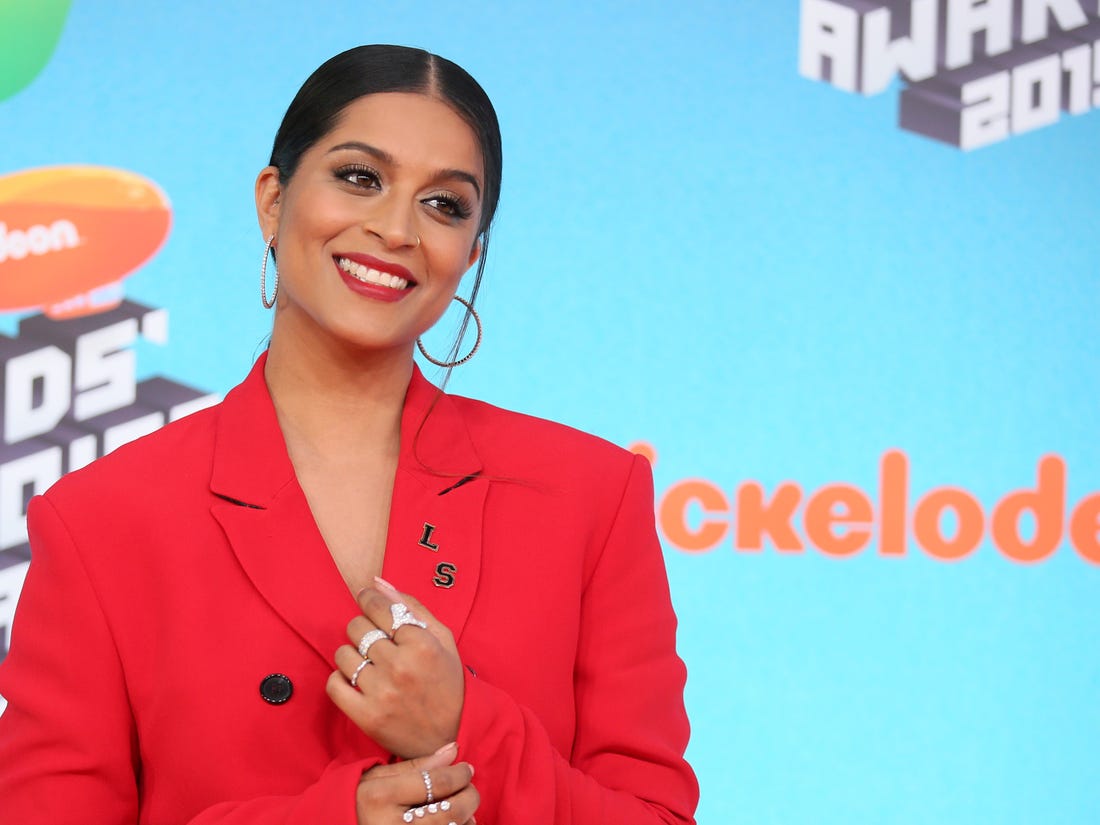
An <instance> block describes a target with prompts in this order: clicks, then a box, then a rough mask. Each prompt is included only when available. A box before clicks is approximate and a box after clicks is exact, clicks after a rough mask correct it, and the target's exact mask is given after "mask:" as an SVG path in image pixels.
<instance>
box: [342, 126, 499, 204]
mask: <svg viewBox="0 0 1100 825" xmlns="http://www.w3.org/2000/svg"><path fill="white" fill-rule="evenodd" d="M343 149H355V150H356V151H359V152H365V153H366V154H368V155H370V156H372V157H375V158H377V159H378V160H379V161H381V162H382V163H385V164H386V165H388V166H400V164H399V163H398V162H397V160H396V158H394V156H393V155H391V154H390V153H389V152H387V151H386V150H385V149H379V148H378V147H377V146H371V145H370V144H369V143H363V142H362V141H358V140H349V141H347V142H346V143H339V144H337V145H336V146H333V147H332V148H331V149H329V150H328V152H326V154H332V153H333V152H339V151H341V150H343ZM432 177H433V178H452V179H457V180H464V181H466V182H467V183H468V184H470V185H471V186H472V187H474V190H475V191H476V192H477V199H478V200H481V185H480V184H479V183H478V182H477V178H476V177H474V176H473V175H471V174H470V173H469V172H467V171H465V170H463V169H440V170H438V171H437V172H436V173H435V174H434V175H433V176H432Z"/></svg>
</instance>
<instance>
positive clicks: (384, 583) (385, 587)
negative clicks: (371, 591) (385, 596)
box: [374, 576, 397, 593]
mask: <svg viewBox="0 0 1100 825" xmlns="http://www.w3.org/2000/svg"><path fill="white" fill-rule="evenodd" d="M374 581H375V582H376V583H377V584H378V586H379V587H381V588H382V589H383V590H388V591H390V592H391V593H396V592H397V588H396V587H394V586H393V585H392V584H390V583H389V582H388V581H386V580H385V579H384V578H382V577H381V576H375V577H374Z"/></svg>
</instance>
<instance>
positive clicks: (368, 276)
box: [336, 258, 409, 289]
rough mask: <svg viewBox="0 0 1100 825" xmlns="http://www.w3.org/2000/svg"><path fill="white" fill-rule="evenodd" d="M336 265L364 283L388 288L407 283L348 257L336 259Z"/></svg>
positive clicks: (400, 287)
mask: <svg viewBox="0 0 1100 825" xmlns="http://www.w3.org/2000/svg"><path fill="white" fill-rule="evenodd" d="M336 265H337V266H338V267H340V268H341V269H342V270H344V272H346V273H348V275H350V276H351V277H353V278H354V279H355V280H357V281H362V282H363V283H366V284H378V285H379V286H388V287H389V288H390V289H404V288H405V287H407V286H408V285H409V282H408V281H406V280H405V279H404V278H399V277H398V276H396V275H391V274H390V273H388V272H379V271H378V270H377V269H371V268H370V267H366V266H363V265H362V264H360V263H356V262H355V261H352V260H350V259H348V258H338V259H337V260H336Z"/></svg>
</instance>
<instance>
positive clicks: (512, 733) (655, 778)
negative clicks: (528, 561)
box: [458, 456, 699, 825]
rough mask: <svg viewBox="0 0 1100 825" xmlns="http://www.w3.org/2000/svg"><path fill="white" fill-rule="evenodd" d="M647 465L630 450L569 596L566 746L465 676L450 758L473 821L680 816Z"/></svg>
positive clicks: (675, 671)
mask: <svg viewBox="0 0 1100 825" xmlns="http://www.w3.org/2000/svg"><path fill="white" fill-rule="evenodd" d="M653 512H654V508H653V479H652V471H651V470H650V467H649V464H648V462H647V461H646V460H645V459H643V458H641V457H639V456H635V457H634V463H633V465H632V466H631V469H630V472H629V475H628V477H627V480H626V484H625V489H624V490H623V494H622V498H621V500H620V502H619V506H618V511H617V513H616V514H615V517H614V520H613V522H612V526H611V529H610V532H609V533H608V536H607V538H606V541H605V542H604V543H603V546H602V548H601V549H600V550H599V555H598V557H597V558H596V559H595V561H594V563H593V564H592V565H591V573H590V575H589V578H588V580H587V583H586V585H585V589H584V593H583V597H582V602H581V622H580V627H581V636H580V639H579V640H578V649H577V659H576V663H575V672H574V693H575V696H574V701H575V706H576V734H575V737H574V743H573V750H572V753H570V754H567V755H563V754H560V753H558V752H557V750H555V748H554V746H553V745H552V744H551V742H550V739H549V735H548V734H547V732H546V730H545V728H544V727H543V725H542V723H541V722H540V720H539V719H538V718H537V717H536V716H535V714H534V713H533V712H531V711H530V710H528V709H526V708H524V707H522V706H521V705H519V704H518V703H517V702H515V701H514V700H513V699H512V698H511V697H510V696H509V695H508V694H507V693H505V692H504V691H503V690H500V689H499V688H496V687H494V686H493V685H491V684H488V683H486V682H485V681H484V680H482V679H479V678H477V677H474V676H471V675H470V674H469V673H467V676H466V694H465V703H464V706H463V713H462V719H461V722H460V726H459V734H458V744H459V756H460V758H462V759H465V760H468V761H469V762H471V763H472V764H473V765H474V768H475V771H476V774H475V777H474V784H475V785H477V787H478V790H479V791H480V792H481V800H482V801H481V807H480V808H479V809H478V813H477V819H478V822H479V823H481V825H536V823H538V824H539V825H545V824H546V823H554V825H567V823H569V824H572V825H590V824H591V823H597V822H598V823H601V825H616V824H617V823H622V824H623V825H627V824H629V825H658V823H664V825H686V824H687V823H693V822H694V813H695V807H696V804H697V803H698V796H699V788H698V783H697V781H696V779H695V775H694V773H693V772H692V770H691V768H690V767H689V766H688V764H687V762H686V761H685V760H684V756H683V755H684V750H685V748H686V747H687V741H688V721H687V715H686V713H685V711H684V704H683V689H684V683H685V678H686V672H685V668H684V665H683V663H682V662H681V661H680V659H679V657H678V656H677V654H676V616H675V614H674V613H673V611H672V605H671V601H670V597H669V589H668V581H667V576H666V573H665V568H664V561H663V558H662V555H661V547H660V544H659V542H658V540H657V534H656V528H655V525H654V514H653Z"/></svg>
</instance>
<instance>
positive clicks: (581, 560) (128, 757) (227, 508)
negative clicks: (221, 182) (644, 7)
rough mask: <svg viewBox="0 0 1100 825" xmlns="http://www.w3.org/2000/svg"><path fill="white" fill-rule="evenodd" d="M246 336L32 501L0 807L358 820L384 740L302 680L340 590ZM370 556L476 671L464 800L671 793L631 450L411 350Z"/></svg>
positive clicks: (514, 808) (565, 816)
mask: <svg viewBox="0 0 1100 825" xmlns="http://www.w3.org/2000/svg"><path fill="white" fill-rule="evenodd" d="M264 363H265V359H263V358H261V359H260V361H259V362H258V363H257V365H256V366H255V368H254V369H253V370H252V372H251V374H250V375H249V377H248V379H247V380H246V381H245V382H244V383H243V384H241V385H240V386H239V387H237V388H236V389H234V390H233V391H232V392H230V393H229V395H228V396H227V397H226V399H225V401H224V402H223V403H222V404H220V405H218V406H217V407H214V408H211V409H209V410H205V411H203V412H200V413H197V414H195V415H192V416H190V417H188V418H186V419H183V420H181V421H179V422H176V423H174V424H172V425H169V426H168V427H166V428H164V429H162V430H160V431H159V432H157V433H155V434H153V435H151V436H149V437H147V438H144V439H141V440H140V441H138V442H135V443H133V444H130V445H127V446H125V447H122V448H120V449H118V450H116V451H115V452H113V453H111V454H110V455H109V456H107V457H105V458H103V459H101V460H99V461H97V462H95V463H93V464H92V465H90V466H89V467H87V468H85V469H83V470H80V471H78V472H75V473H72V474H70V475H68V476H66V477H65V478H63V479H62V480H61V481H60V482H58V483H57V484H56V485H55V486H54V487H52V488H51V489H50V490H49V491H48V492H47V493H46V494H45V495H43V496H40V497H38V498H36V499H35V500H34V501H33V502H32V504H31V507H30V514H29V524H30V532H31V544H32V552H33V561H32V563H31V566H30V572H29V573H28V576H27V580H26V584H25V586H24V589H23V593H22V597H21V599H20V603H19V607H18V611H17V614H16V618H15V622H14V627H13V639H12V648H11V652H10V654H9V656H8V658H7V660H6V661H5V662H4V663H3V666H2V667H0V694H2V695H3V696H5V697H6V698H7V700H8V702H9V706H8V709H7V711H6V712H5V713H4V714H3V716H2V717H0V822H3V823H20V825H32V824H33V823H49V824H50V825H63V824H64V823H82V824H83V823H92V822H94V823H97V825H115V823H118V824H119V825H121V824H122V823H127V825H130V824H132V823H135V822H140V823H156V825H169V823H185V822H189V823H194V825H198V824H199V823H226V824H227V825H228V823H261V822H262V823H265V824H266V823H287V824H288V825H290V823H294V825H308V824H309V823H325V825H343V824H344V823H346V824H347V825H355V823H356V821H357V820H356V812H355V788H356V784H357V782H358V779H359V777H360V775H361V773H362V772H363V771H364V770H366V769H368V768H370V767H371V766H373V765H376V764H379V763H380V762H384V761H387V760H389V759H390V758H391V757H390V755H389V754H388V753H386V752H384V751H383V750H382V749H381V748H379V747H378V746H377V745H376V744H375V743H374V742H373V741H371V740H370V739H369V738H368V737H366V736H365V735H364V734H363V733H362V732H361V731H359V729H358V728H356V727H355V726H354V725H353V724H352V723H351V722H350V721H349V720H348V719H347V718H346V717H345V716H344V715H343V714H342V713H341V712H340V711H339V710H338V709H337V708H336V707H335V706H334V705H333V704H332V703H331V701H330V700H329V699H328V697H327V696H326V694H325V688H324V685H325V680H326V679H327V677H328V675H329V673H330V672H331V671H332V670H333V669H334V667H335V665H334V664H333V660H332V656H333V652H334V651H335V650H336V648H337V647H338V646H340V645H341V644H343V643H345V641H346V639H345V629H346V626H347V622H348V620H349V619H350V618H351V617H352V616H354V615H355V614H356V613H357V612H358V607H357V605H356V603H355V600H354V598H353V597H352V594H351V593H350V592H349V591H348V589H347V587H346V585H345V584H344V582H343V579H342V578H341V577H340V574H339V572H338V571H337V569H336V566H335V564H334V563H333V561H332V557H331V556H330V555H329V553H328V550H327V548H326V547H325V545H324V543H323V541H322V539H321V536H320V534H319V533H318V531H317V528H316V525H315V523H314V521H313V518H312V516H311V514H310V511H309V507H308V505H307V503H306V499H305V496H304V495H303V493H302V490H301V488H300V487H299V486H298V483H297V480H296V479H295V476H294V471H293V468H292V466H291V464H290V461H289V459H288V457H287V453H286V448H285V445H284V442H283V439H282V434H281V432H280V430H279V426H278V422H277V420H276V417H275V412H274V408H273V406H272V403H271V398H270V396H269V394H268V391H267V386H266V384H265V382H264V377H263V365H264ZM429 409H431V412H430V415H428V417H427V419H426V423H424V425H423V427H421V426H420V425H421V422H422V421H424V417H425V414H426V413H427V412H428V410H429ZM418 430H419V435H416V433H417V432H418ZM414 436H415V437H414ZM460 481H461V482H464V483H459V482H460ZM426 524H430V525H433V526H434V530H433V531H432V532H431V535H430V538H429V539H428V541H426V542H423V543H422V542H421V539H422V538H423V537H424V532H425V525H426ZM425 545H435V547H428V546H425ZM383 576H384V577H385V578H387V579H388V580H389V581H391V582H392V583H393V584H394V585H395V586H396V587H397V588H398V589H400V590H403V591H406V592H409V593H412V594H413V595H415V596H416V597H417V598H418V599H421V600H422V601H423V602H424V603H425V605H426V606H427V607H428V608H429V609H430V610H431V611H433V613H434V614H435V615H436V616H437V617H438V618H439V619H440V620H441V621H443V622H445V623H446V624H447V625H448V626H449V627H450V628H451V630H452V631H453V633H454V635H455V637H456V639H457V641H458V648H459V652H460V654H461V656H462V659H463V662H464V663H465V664H466V665H467V666H468V668H469V669H472V670H473V671H474V672H475V673H476V676H475V675H473V674H470V673H468V674H467V680H466V694H465V704H464V707H463V711H462V719H461V724H460V730H459V735H458V745H459V758H460V759H464V760H468V761H470V762H471V763H472V764H473V765H474V766H475V768H476V770H477V777H476V779H475V784H476V785H477V787H478V790H479V791H480V792H481V799H482V803H481V808H480V809H479V810H478V813H477V819H478V822H479V823H481V824H482V825H498V824H499V825H526V824H527V823H530V824H531V825H535V823H539V825H545V823H591V825H596V823H600V824H601V825H610V823H629V824H630V825H642V823H690V822H692V821H693V815H694V810H695V805H696V802H697V799H698V786H697V784H696V780H695V777H694V775H693V773H692V771H691V769H690V768H689V767H688V765H687V764H686V762H685V761H684V759H683V753H684V748H685V747H686V745H687V739H688V722H687V718H686V715H685V713H684V707H683V699H682V695H683V687H684V678H685V672H684V667H683V664H682V663H681V661H680V659H679V658H678V657H677V655H676V651H675V629H676V619H675V616H674V615H673V612H672V608H671V606H670V601H669V592H668V585H667V580H666V576H665V571H664V566H663V562H662V557H661V549H660V546H659V544H658V541H657V538H656V533H655V530H654V524H653V490H652V479H651V474H650V469H649V465H648V464H647V462H646V461H645V460H644V459H642V458H639V457H636V456H632V455H630V454H629V453H627V452H625V451H623V450H620V449H619V448H617V447H614V446H612V445H611V444H608V443H606V442H604V441H601V440H599V439H597V438H594V437H592V436H589V435H585V434H583V433H580V432H577V431H575V430H571V429H569V428H567V427H564V426H561V425H558V424H552V423H550V422H546V421H542V420H539V419H535V418H530V417H527V416H523V415H519V414H516V413H511V412H506V411H503V410H500V409H497V408H494V407H491V406H489V405H487V404H483V403H481V402H478V401H473V400H470V399H466V398H461V397H457V396H447V395H439V394H438V393H437V390H436V389H435V388H434V387H433V386H432V385H431V384H429V383H428V382H427V381H425V380H424V379H423V377H421V376H420V374H419V373H416V375H415V376H414V377H413V380H412V383H411V384H410V387H409V390H408V394H407V397H406V401H405V409H404V413H403V417H402V426H401V455H400V461H399V467H398V472H397V477H396V481H395V486H394V493H393V505H392V511H391V515H390V525H389V535H388V539H387V543H386V553H385V561H384V568H383ZM270 674H284V675H285V676H287V677H288V678H289V679H290V681H291V683H292V685H293V694H292V695H291V697H290V699H289V700H288V701H286V702H285V703H284V704H278V705H276V704H270V703H269V702H267V701H265V699H264V698H263V696H262V695H261V690H260V686H261V682H262V681H263V680H264V679H265V677H267V676H269V675H270Z"/></svg>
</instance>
